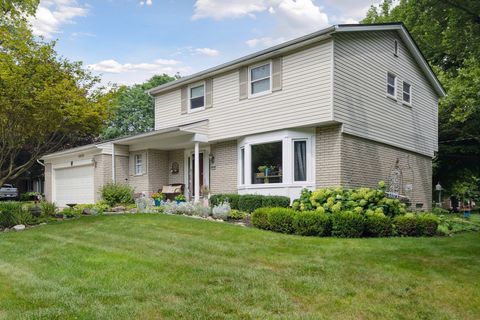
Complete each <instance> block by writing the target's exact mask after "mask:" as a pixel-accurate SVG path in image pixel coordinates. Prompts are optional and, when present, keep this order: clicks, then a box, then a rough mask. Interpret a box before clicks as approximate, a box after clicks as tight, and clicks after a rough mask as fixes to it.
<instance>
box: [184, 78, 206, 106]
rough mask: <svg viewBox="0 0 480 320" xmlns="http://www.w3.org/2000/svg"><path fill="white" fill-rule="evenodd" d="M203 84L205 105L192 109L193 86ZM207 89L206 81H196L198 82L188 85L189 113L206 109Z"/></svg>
mask: <svg viewBox="0 0 480 320" xmlns="http://www.w3.org/2000/svg"><path fill="white" fill-rule="evenodd" d="M201 85H203V107H198V108H194V109H192V104H191V96H192V88H195V87H198V86H201ZM205 89H206V88H205V81H200V82H196V83H193V84H190V85H189V86H188V113H194V112H198V111H202V110H205V102H206V101H205V99H206V92H205Z"/></svg>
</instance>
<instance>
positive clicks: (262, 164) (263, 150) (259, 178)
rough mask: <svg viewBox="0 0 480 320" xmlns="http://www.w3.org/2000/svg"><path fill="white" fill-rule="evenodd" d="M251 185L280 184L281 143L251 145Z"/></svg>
mask: <svg viewBox="0 0 480 320" xmlns="http://www.w3.org/2000/svg"><path fill="white" fill-rule="evenodd" d="M251 151H252V175H253V176H252V183H253V184H263V183H281V182H282V176H283V167H282V142H281V141H278V142H271V143H264V144H256V145H252V149H251Z"/></svg>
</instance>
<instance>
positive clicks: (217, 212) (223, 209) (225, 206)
mask: <svg viewBox="0 0 480 320" xmlns="http://www.w3.org/2000/svg"><path fill="white" fill-rule="evenodd" d="M230 211H232V209H231V208H230V204H229V203H228V202H223V203H221V204H219V205H216V206H214V207H213V208H212V217H214V218H215V219H221V220H227V218H228V215H229V214H230Z"/></svg>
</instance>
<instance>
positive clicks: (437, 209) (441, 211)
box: [432, 207, 450, 215]
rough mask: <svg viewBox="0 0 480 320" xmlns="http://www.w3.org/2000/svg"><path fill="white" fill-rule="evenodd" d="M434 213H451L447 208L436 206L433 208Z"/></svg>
mask: <svg viewBox="0 0 480 320" xmlns="http://www.w3.org/2000/svg"><path fill="white" fill-rule="evenodd" d="M432 213H433V214H435V215H444V214H449V213H450V212H449V211H448V210H446V209H443V208H439V207H435V208H433V209H432Z"/></svg>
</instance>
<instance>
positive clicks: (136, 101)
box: [102, 74, 178, 139]
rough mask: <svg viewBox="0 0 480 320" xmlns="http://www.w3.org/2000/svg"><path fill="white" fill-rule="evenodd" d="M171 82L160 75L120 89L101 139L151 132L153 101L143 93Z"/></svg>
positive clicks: (166, 76) (163, 75)
mask: <svg viewBox="0 0 480 320" xmlns="http://www.w3.org/2000/svg"><path fill="white" fill-rule="evenodd" d="M176 77H177V78H178V76H176ZM173 80H175V78H174V77H170V76H169V75H166V74H162V75H155V76H153V77H152V78H150V79H149V80H147V81H146V82H144V83H142V84H135V85H133V86H131V87H121V88H120V90H119V95H118V99H117V103H118V104H117V105H116V106H115V108H114V110H113V115H112V117H111V119H110V120H109V121H108V124H107V128H106V129H105V130H104V131H103V133H102V138H103V139H114V138H117V137H121V136H127V135H132V134H137V133H143V132H148V131H151V130H153V128H154V121H155V119H154V108H155V107H154V99H153V97H151V96H150V95H148V94H147V93H145V91H146V90H148V89H151V88H153V87H156V86H159V85H161V84H164V83H167V82H170V81H173Z"/></svg>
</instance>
